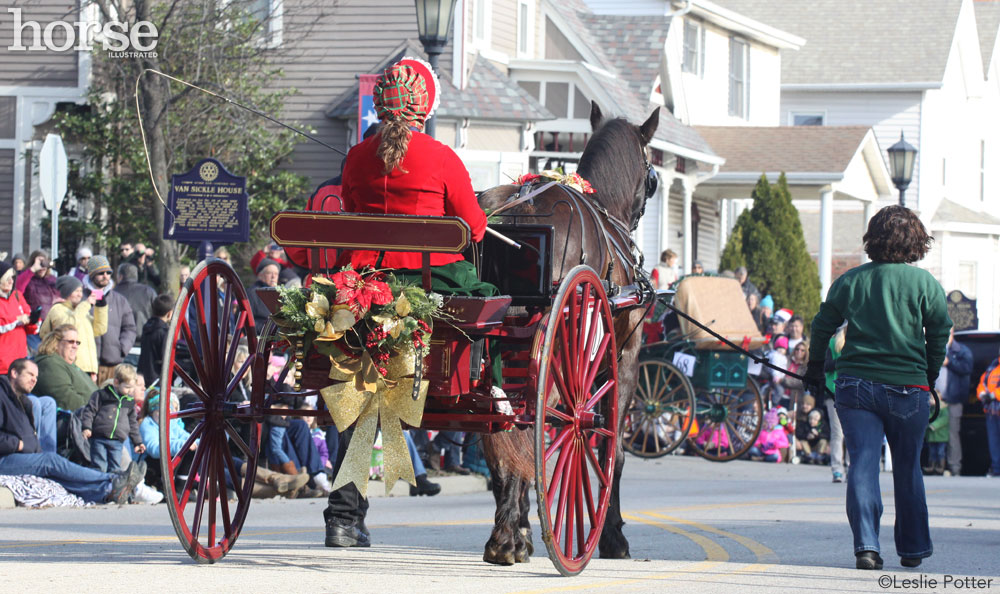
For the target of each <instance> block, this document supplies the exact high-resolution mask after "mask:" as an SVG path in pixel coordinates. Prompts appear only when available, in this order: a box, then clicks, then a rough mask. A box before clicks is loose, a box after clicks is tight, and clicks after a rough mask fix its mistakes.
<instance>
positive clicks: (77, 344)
mask: <svg viewBox="0 0 1000 594" xmlns="http://www.w3.org/2000/svg"><path fill="white" fill-rule="evenodd" d="M59 342H65V343H66V344H75V345H76V346H80V345H81V344H83V343H81V342H80V341H79V340H66V339H65V338H64V339H62V340H60V341H59Z"/></svg>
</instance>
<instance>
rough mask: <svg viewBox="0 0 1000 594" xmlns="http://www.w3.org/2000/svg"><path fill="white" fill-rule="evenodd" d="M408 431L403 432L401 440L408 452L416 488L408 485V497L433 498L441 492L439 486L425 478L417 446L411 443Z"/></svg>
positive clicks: (422, 462)
mask: <svg viewBox="0 0 1000 594" xmlns="http://www.w3.org/2000/svg"><path fill="white" fill-rule="evenodd" d="M410 431H412V430H407V431H403V438H404V439H406V449H407V450H409V452H410V462H411V463H412V464H413V476H414V478H416V480H417V484H416V486H414V485H410V497H416V496H418V495H427V496H428V497H433V496H434V495H437V494H438V493H440V492H441V485H439V484H438V483H434V482H431V481H430V480H429V479H428V478H427V469H426V468H425V467H424V461H423V460H421V459H420V454H419V453H418V452H417V446H416V445H414V443H413V437H412V436H411V435H410Z"/></svg>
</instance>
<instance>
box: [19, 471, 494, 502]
mask: <svg viewBox="0 0 1000 594" xmlns="http://www.w3.org/2000/svg"><path fill="white" fill-rule="evenodd" d="M430 480H431V481H433V482H435V483H438V484H439V485H441V492H440V493H438V495H436V496H438V497H439V496H441V495H467V494H469V493H482V492H484V491H486V479H485V478H484V477H483V476H481V475H478V474H472V475H469V476H459V475H445V476H434V477H430ZM368 496H369V497H386V494H385V484H384V483H383V482H382V481H369V483H368ZM409 496H410V484H409V483H406V482H403V481H396V484H395V485H393V487H392V493H390V494H389V495H388V497H409ZM14 507H15V506H14V494H13V493H11V491H10V489H8V488H6V487H0V509H13V508H14Z"/></svg>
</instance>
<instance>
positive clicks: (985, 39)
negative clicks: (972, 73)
mask: <svg viewBox="0 0 1000 594" xmlns="http://www.w3.org/2000/svg"><path fill="white" fill-rule="evenodd" d="M972 6H973V8H974V9H975V12H976V28H977V29H978V30H979V50H980V51H981V52H982V53H983V72H986V71H987V70H988V69H989V67H990V59H991V58H992V57H993V49H994V47H995V46H996V43H997V34H998V33H1000V0H975V2H973V3H972Z"/></svg>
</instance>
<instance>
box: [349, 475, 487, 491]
mask: <svg viewBox="0 0 1000 594" xmlns="http://www.w3.org/2000/svg"><path fill="white" fill-rule="evenodd" d="M428 478H429V479H430V480H431V482H435V483H437V484H439V485H441V492H440V493H438V495H468V494H471V493H486V477H484V476H482V475H479V474H472V475H469V476H432V477H428ZM409 496H410V485H409V483H407V482H405V481H401V480H400V481H396V484H395V485H393V487H392V492H391V493H389V494H388V495H386V493H385V483H383V482H382V481H371V482H369V483H368V497H409Z"/></svg>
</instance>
